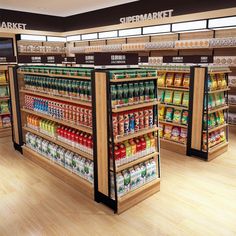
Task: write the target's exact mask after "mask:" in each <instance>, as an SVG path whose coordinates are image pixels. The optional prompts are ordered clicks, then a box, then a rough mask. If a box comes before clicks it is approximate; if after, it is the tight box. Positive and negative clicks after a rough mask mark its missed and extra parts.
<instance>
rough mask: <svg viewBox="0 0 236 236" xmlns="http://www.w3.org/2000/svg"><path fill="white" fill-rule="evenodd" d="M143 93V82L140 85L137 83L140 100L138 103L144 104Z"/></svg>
mask: <svg viewBox="0 0 236 236" xmlns="http://www.w3.org/2000/svg"><path fill="white" fill-rule="evenodd" d="M144 91H145V89H144V84H143V82H142V83H139V100H140V102H144V98H145V97H144Z"/></svg>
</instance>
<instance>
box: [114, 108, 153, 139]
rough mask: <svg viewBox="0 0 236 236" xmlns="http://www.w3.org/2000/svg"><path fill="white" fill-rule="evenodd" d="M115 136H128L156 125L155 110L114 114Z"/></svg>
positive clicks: (138, 110) (142, 109) (145, 109)
mask: <svg viewBox="0 0 236 236" xmlns="http://www.w3.org/2000/svg"><path fill="white" fill-rule="evenodd" d="M112 121H113V135H114V137H116V136H117V135H121V136H122V135H127V134H130V133H134V132H137V131H139V130H142V129H144V128H151V127H153V125H154V117H153V108H152V107H148V108H141V109H136V110H131V111H127V112H120V113H118V114H115V113H113V114H112Z"/></svg>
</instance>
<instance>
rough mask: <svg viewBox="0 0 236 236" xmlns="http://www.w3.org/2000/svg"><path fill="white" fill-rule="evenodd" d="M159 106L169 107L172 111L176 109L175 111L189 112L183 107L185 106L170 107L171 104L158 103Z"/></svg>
mask: <svg viewBox="0 0 236 236" xmlns="http://www.w3.org/2000/svg"><path fill="white" fill-rule="evenodd" d="M159 106H163V107H170V108H174V109H177V110H189V108H188V107H185V106H178V105H174V104H173V105H172V104H167V103H162V102H161V103H160V104H159Z"/></svg>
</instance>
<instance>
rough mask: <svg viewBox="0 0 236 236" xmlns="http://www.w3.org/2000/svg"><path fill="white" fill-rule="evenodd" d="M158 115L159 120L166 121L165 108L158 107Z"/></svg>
mask: <svg viewBox="0 0 236 236" xmlns="http://www.w3.org/2000/svg"><path fill="white" fill-rule="evenodd" d="M158 115H159V120H164V116H165V107H163V106H159V107H158Z"/></svg>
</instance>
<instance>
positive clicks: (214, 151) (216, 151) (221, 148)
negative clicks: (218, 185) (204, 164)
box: [207, 142, 229, 161]
mask: <svg viewBox="0 0 236 236" xmlns="http://www.w3.org/2000/svg"><path fill="white" fill-rule="evenodd" d="M228 146H229V143H228V142H223V143H219V144H217V145H216V146H214V147H212V148H209V152H208V158H207V160H208V161H211V160H212V159H214V158H216V157H218V156H219V155H221V154H223V153H224V152H226V151H227V150H228Z"/></svg>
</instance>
